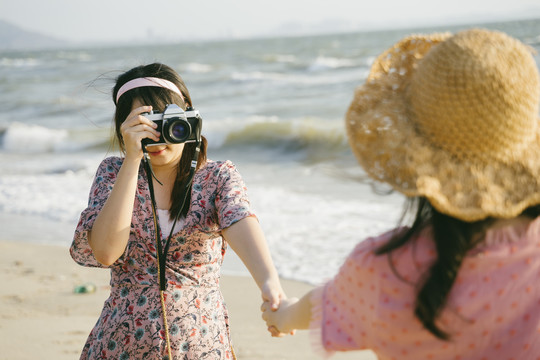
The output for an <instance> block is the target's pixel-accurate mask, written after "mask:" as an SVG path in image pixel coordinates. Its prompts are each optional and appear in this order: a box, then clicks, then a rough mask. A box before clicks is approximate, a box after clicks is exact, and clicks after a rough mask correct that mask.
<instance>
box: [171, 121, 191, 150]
mask: <svg viewBox="0 0 540 360" xmlns="http://www.w3.org/2000/svg"><path fill="white" fill-rule="evenodd" d="M165 134H166V136H167V138H168V139H167V140H168V142H170V143H173V144H179V143H183V142H185V141H186V140H187V139H188V138H189V136H190V134H191V126H190V125H189V123H188V122H187V121H185V120H184V119H180V118H173V119H168V120H167V129H166V131H165Z"/></svg>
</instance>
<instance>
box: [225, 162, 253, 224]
mask: <svg viewBox="0 0 540 360" xmlns="http://www.w3.org/2000/svg"><path fill="white" fill-rule="evenodd" d="M217 182H218V185H217V194H216V209H217V214H218V221H219V227H220V229H225V228H227V227H229V226H231V225H232V224H234V223H236V222H238V221H240V220H242V219H244V218H246V217H248V216H255V214H254V213H253V212H252V211H251V207H250V203H249V199H248V195H247V188H246V185H245V184H244V180H243V179H242V176H241V175H240V173H239V172H238V170H237V169H236V166H235V165H234V164H233V163H232V162H230V161H225V162H224V163H223V164H221V166H220V169H219V173H218V180H217Z"/></svg>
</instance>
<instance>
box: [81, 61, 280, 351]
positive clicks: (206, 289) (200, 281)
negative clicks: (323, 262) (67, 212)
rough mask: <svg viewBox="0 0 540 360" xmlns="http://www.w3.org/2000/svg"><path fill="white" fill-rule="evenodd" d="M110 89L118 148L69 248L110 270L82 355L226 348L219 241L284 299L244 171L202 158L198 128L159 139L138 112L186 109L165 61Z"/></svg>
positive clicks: (270, 293) (267, 297)
mask: <svg viewBox="0 0 540 360" xmlns="http://www.w3.org/2000/svg"><path fill="white" fill-rule="evenodd" d="M112 95H113V101H114V102H115V104H116V113H115V116H114V119H115V125H116V139H117V141H118V142H119V145H120V148H121V149H122V151H123V153H124V156H123V157H122V158H120V157H109V158H107V159H105V160H104V161H103V162H102V163H101V164H100V166H99V168H98V170H97V174H96V176H95V179H94V182H93V184H92V187H91V190H90V197H89V202H88V207H87V208H86V209H85V210H84V211H83V212H82V213H81V217H80V221H79V224H78V226H77V228H76V231H75V235H74V240H73V243H72V245H71V249H70V252H71V256H72V257H73V259H74V260H75V261H76V262H77V263H79V264H80V265H83V266H93V267H107V268H110V269H111V295H110V297H109V298H108V300H107V301H106V302H105V305H104V308H103V311H102V313H101V316H100V318H99V320H98V321H97V323H96V325H95V327H94V329H93V330H92V332H91V333H90V335H89V337H88V340H87V342H86V344H85V346H84V349H83V352H82V355H81V359H98V358H99V359H101V358H115V359H140V358H144V359H167V358H168V359H231V358H234V351H233V349H232V345H231V340H230V334H229V325H228V315H227V309H226V307H225V304H224V302H223V297H222V294H221V292H220V289H219V280H220V268H221V264H222V261H223V256H224V254H225V250H226V248H227V244H230V245H231V247H232V248H233V250H234V251H235V252H236V253H237V254H238V256H239V257H240V258H241V259H242V261H243V262H244V263H245V265H246V267H247V268H248V270H249V271H250V273H251V274H252V276H253V278H254V280H255V281H256V283H257V285H258V286H259V288H260V290H261V293H262V298H263V299H264V301H268V302H269V303H271V304H272V306H273V307H274V308H277V307H278V306H279V304H280V301H281V299H283V298H285V294H284V292H283V290H282V288H281V284H280V282H279V279H278V275H277V272H276V270H275V268H274V265H273V263H272V259H271V257H270V254H269V251H268V248H267V245H266V241H265V238H264V235H263V233H262V231H261V228H260V226H259V223H258V221H257V219H256V218H255V215H254V214H253V213H252V212H251V210H250V206H249V200H248V197H247V194H246V187H245V185H244V183H243V180H242V178H241V176H240V174H239V173H238V171H237V170H236V168H235V166H234V164H233V163H231V162H230V161H224V162H218V161H211V160H207V158H206V148H207V142H206V139H205V138H204V137H201V140H200V141H195V142H188V143H177V144H170V143H161V142H160V135H161V134H160V133H159V132H158V131H157V130H156V128H157V125H156V123H155V122H153V121H151V120H149V119H148V118H147V117H146V116H145V114H146V113H149V112H151V111H155V112H162V111H164V109H165V108H166V106H167V105H169V104H176V105H178V106H179V107H180V108H182V109H183V110H186V109H191V108H192V103H191V98H190V95H189V92H188V90H187V88H186V86H185V84H184V82H183V81H182V79H181V78H180V76H179V75H178V74H177V73H176V72H175V71H174V70H173V69H171V68H170V67H168V66H166V65H163V64H157V63H155V64H149V65H146V66H139V67H136V68H133V69H131V70H129V71H127V72H126V73H124V74H122V75H120V76H119V77H118V79H117V82H116V85H115V87H114V89H113V94H112ZM143 139H148V140H145V141H150V142H157V143H159V144H152V146H144V145H142V140H143ZM145 151H146V152H147V154H146V155H145V154H144V152H145ZM143 158H146V159H147V161H146V163H145V164H146V165H147V166H146V167H145V166H143V164H141V160H143ZM143 163H144V161H143ZM192 167H193V169H192Z"/></svg>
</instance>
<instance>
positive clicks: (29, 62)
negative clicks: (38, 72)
mask: <svg viewBox="0 0 540 360" xmlns="http://www.w3.org/2000/svg"><path fill="white" fill-rule="evenodd" d="M41 63H42V62H41V61H40V60H38V59H36V58H7V57H4V58H1V59H0V66H5V67H14V68H27V67H36V66H38V65H41Z"/></svg>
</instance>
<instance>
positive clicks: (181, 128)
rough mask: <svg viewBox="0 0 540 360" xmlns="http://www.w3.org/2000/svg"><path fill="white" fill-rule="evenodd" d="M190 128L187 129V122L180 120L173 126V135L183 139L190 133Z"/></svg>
mask: <svg viewBox="0 0 540 360" xmlns="http://www.w3.org/2000/svg"><path fill="white" fill-rule="evenodd" d="M188 132H189V129H187V127H186V124H183V123H181V122H178V123H176V124H174V125H173V126H172V127H171V136H172V137H174V138H176V139H183V138H185V137H186V135H187V134H188Z"/></svg>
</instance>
